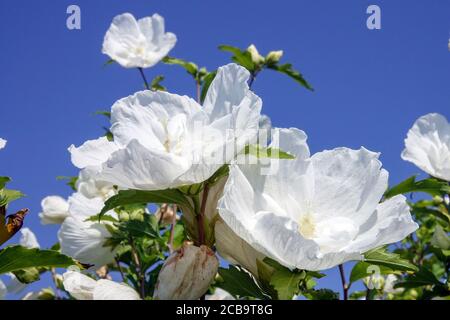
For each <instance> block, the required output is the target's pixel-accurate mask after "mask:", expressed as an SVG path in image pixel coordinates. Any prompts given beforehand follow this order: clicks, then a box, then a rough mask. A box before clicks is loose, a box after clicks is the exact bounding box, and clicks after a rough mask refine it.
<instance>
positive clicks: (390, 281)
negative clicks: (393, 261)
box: [383, 274, 404, 294]
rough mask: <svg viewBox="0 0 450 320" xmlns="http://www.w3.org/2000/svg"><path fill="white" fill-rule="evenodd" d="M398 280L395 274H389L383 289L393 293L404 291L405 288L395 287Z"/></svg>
mask: <svg viewBox="0 0 450 320" xmlns="http://www.w3.org/2000/svg"><path fill="white" fill-rule="evenodd" d="M398 281H399V278H398V277H397V276H396V275H395V274H388V275H387V276H386V279H385V281H384V287H383V291H384V292H385V293H391V294H399V293H402V292H403V291H404V289H403V288H397V289H395V288H394V286H395V284H396V283H397V282H398Z"/></svg>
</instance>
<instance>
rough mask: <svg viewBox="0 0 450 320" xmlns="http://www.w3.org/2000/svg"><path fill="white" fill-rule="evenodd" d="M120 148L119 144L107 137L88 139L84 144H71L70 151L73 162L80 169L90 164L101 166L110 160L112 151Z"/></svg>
mask: <svg viewBox="0 0 450 320" xmlns="http://www.w3.org/2000/svg"><path fill="white" fill-rule="evenodd" d="M116 150H118V146H117V145H116V144H115V143H114V142H111V141H109V140H108V139H107V138H106V137H101V138H98V139H97V140H88V141H86V142H85V143H84V144H83V145H82V146H80V147H78V148H77V147H75V146H74V145H71V146H70V147H69V152H70V153H71V156H72V163H73V164H74V165H75V166H76V167H77V168H80V169H83V168H85V167H88V166H93V167H95V166H100V165H102V163H103V162H105V161H106V160H108V158H109V156H110V155H111V153H113V152H114V151H116Z"/></svg>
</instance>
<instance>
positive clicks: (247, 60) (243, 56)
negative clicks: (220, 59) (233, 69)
mask: <svg viewBox="0 0 450 320" xmlns="http://www.w3.org/2000/svg"><path fill="white" fill-rule="evenodd" d="M219 50H222V51H227V52H231V53H232V54H233V56H232V57H231V59H232V60H233V61H234V62H236V63H237V64H239V65H241V66H243V67H244V68H246V69H247V70H248V71H250V72H254V71H255V68H256V66H255V64H254V63H253V60H252V56H251V54H250V52H248V51H247V50H245V51H244V50H241V49H239V48H236V47H233V46H229V45H220V46H219Z"/></svg>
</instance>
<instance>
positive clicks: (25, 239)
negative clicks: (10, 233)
mask: <svg viewBox="0 0 450 320" xmlns="http://www.w3.org/2000/svg"><path fill="white" fill-rule="evenodd" d="M20 233H21V234H22V235H21V237H20V241H19V243H20V245H21V246H23V247H26V248H30V249H32V248H40V247H41V246H40V245H39V242H38V241H37V238H36V235H35V234H34V233H33V231H31V230H30V229H29V228H22V229H20Z"/></svg>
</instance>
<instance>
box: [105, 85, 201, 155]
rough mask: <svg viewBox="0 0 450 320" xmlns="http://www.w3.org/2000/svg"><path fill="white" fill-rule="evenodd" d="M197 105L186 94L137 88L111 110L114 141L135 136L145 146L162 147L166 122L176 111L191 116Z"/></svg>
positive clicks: (150, 147) (198, 109) (123, 141)
mask: <svg viewBox="0 0 450 320" xmlns="http://www.w3.org/2000/svg"><path fill="white" fill-rule="evenodd" d="M200 111H201V107H200V106H199V105H198V104H197V103H196V102H195V101H194V100H192V99H190V98H188V97H186V96H179V95H176V94H170V93H167V92H161V91H157V92H153V91H148V90H147V91H141V92H137V93H136V94H134V95H132V96H129V97H127V98H124V99H121V100H119V101H117V102H116V103H115V104H114V105H113V107H112V110H111V125H112V126H111V131H112V133H113V134H114V141H115V142H118V143H119V144H121V145H123V146H125V145H127V144H128V143H130V142H131V141H132V140H138V141H139V142H140V143H141V144H142V145H143V146H145V147H147V148H149V149H159V150H165V146H164V144H165V141H166V139H167V131H168V128H167V125H168V123H169V121H170V120H171V119H172V118H173V117H175V116H177V115H180V114H182V115H185V116H186V118H187V119H191V118H192V117H193V116H194V115H195V114H196V113H198V112H200Z"/></svg>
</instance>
